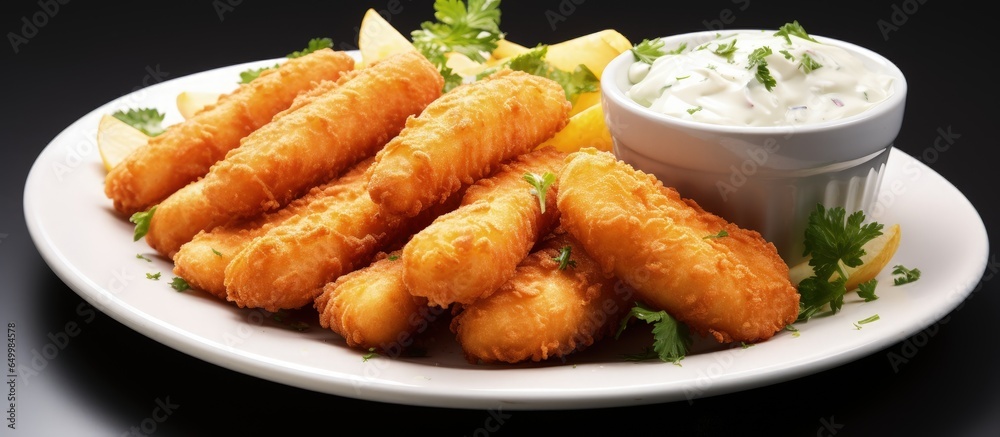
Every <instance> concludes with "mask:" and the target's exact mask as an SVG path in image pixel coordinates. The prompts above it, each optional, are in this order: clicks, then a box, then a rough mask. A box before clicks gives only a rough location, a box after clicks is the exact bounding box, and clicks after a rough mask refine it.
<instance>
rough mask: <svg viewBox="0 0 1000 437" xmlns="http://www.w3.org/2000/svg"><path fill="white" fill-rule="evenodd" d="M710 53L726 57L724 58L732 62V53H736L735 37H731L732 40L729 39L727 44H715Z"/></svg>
mask: <svg viewBox="0 0 1000 437" xmlns="http://www.w3.org/2000/svg"><path fill="white" fill-rule="evenodd" d="M712 53H715V54H717V55H719V56H722V57H723V58H726V60H728V61H729V62H732V61H733V54H734V53H736V38H733V40H732V41H730V42H729V44H719V45H717V46H716V47H715V50H713V51H712Z"/></svg>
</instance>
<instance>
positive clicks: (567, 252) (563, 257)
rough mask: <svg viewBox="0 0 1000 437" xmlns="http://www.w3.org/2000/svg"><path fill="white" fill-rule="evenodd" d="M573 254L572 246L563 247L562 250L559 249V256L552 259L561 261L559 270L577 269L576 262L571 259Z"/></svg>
mask: <svg viewBox="0 0 1000 437" xmlns="http://www.w3.org/2000/svg"><path fill="white" fill-rule="evenodd" d="M572 253H573V247H572V246H563V247H562V249H559V255H558V256H555V257H553V258H552V259H553V260H555V261H559V270H566V267H576V261H574V260H572V259H571V258H570V256H571V255H572Z"/></svg>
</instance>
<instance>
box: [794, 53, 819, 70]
mask: <svg viewBox="0 0 1000 437" xmlns="http://www.w3.org/2000/svg"><path fill="white" fill-rule="evenodd" d="M822 66H823V64H820V63H819V62H816V60H815V59H813V58H812V56H809V54H808V53H803V54H802V62H801V63H799V68H801V69H802V71H804V72H805V73H806V74H809V73H812V72H813V70H816V69H818V68H820V67H822Z"/></svg>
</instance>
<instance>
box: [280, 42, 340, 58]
mask: <svg viewBox="0 0 1000 437" xmlns="http://www.w3.org/2000/svg"><path fill="white" fill-rule="evenodd" d="M332 48H333V40H332V39H330V38H313V39H311V40H309V44H308V45H307V46H306V48H304V49H302V50H299V51H295V52H291V53H289V54H288V56H286V58H288V59H294V58H301V57H303V56H305V55H308V54H310V53H312V52H315V51H316V50H320V49H332Z"/></svg>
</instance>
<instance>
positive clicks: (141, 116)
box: [111, 108, 166, 137]
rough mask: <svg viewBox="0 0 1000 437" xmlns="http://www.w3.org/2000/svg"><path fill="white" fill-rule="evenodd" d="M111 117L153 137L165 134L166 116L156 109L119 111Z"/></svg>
mask: <svg viewBox="0 0 1000 437" xmlns="http://www.w3.org/2000/svg"><path fill="white" fill-rule="evenodd" d="M111 115H112V116H114V117H115V118H117V119H119V120H121V121H123V122H125V123H126V124H128V125H129V126H132V127H134V128H136V129H139V130H141V131H142V132H143V133H145V134H146V135H149V136H151V137H155V136H157V135H159V134H162V133H163V132H164V129H163V117H165V116H166V114H163V113H160V111H157V110H156V109H155V108H141V109H129V110H127V111H124V110H120V109H119V110H117V111H115V112H114V113H113V114H111Z"/></svg>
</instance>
